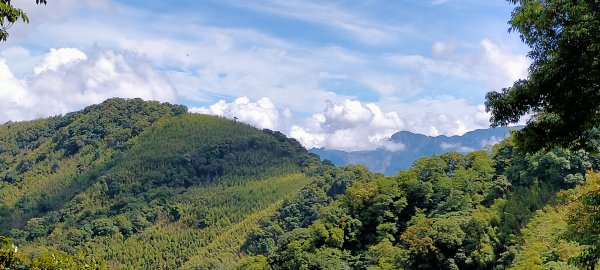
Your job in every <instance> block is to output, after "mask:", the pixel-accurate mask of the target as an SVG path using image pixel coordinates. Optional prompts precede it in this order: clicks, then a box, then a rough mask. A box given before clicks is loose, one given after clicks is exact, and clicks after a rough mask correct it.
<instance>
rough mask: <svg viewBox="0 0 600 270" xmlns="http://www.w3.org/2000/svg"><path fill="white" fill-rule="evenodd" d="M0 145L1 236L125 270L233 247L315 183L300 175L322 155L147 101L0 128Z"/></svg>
mask: <svg viewBox="0 0 600 270" xmlns="http://www.w3.org/2000/svg"><path fill="white" fill-rule="evenodd" d="M0 146H1V147H2V149H0V150H2V151H0V158H1V159H2V160H0V161H1V166H0V177H1V178H0V179H2V181H0V195H1V197H0V220H1V221H0V222H1V225H2V226H1V227H0V235H2V234H3V235H9V236H11V237H12V238H14V239H15V243H16V244H18V245H19V246H20V247H21V250H23V252H29V251H33V250H44V249H47V250H51V251H52V250H61V251H65V252H68V253H72V254H75V253H77V252H80V251H85V252H91V253H92V254H94V256H96V257H98V258H101V259H105V260H106V261H107V262H109V266H110V267H111V268H119V269H120V268H125V269H173V268H175V267H180V266H182V265H183V263H185V262H187V261H188V260H189V259H190V258H191V257H192V256H194V255H198V254H202V248H206V247H208V246H209V245H212V246H215V247H218V246H219V245H220V244H219V243H221V242H223V243H227V245H228V246H229V247H230V249H228V251H227V252H230V250H231V248H233V249H235V247H234V246H232V245H238V244H239V239H245V238H246V234H247V231H248V229H249V228H254V227H256V226H257V225H256V221H257V220H258V219H259V218H260V217H262V216H264V215H267V214H269V213H270V212H269V211H270V210H268V209H274V208H275V205H277V203H278V202H280V201H281V200H283V199H284V198H286V197H288V196H291V195H293V194H295V193H296V192H297V191H298V190H299V189H300V188H302V187H303V186H305V185H306V184H307V183H309V182H310V181H311V180H310V179H309V178H307V177H304V176H303V175H302V174H300V172H301V170H302V168H303V167H304V166H306V165H307V164H308V163H310V162H314V160H315V158H314V157H312V156H310V155H309V154H308V153H307V151H306V150H305V149H304V148H303V147H302V146H301V145H300V144H299V143H298V142H296V141H295V140H291V139H288V138H287V137H285V136H284V135H283V134H281V133H279V132H273V131H270V130H258V129H256V128H254V127H252V126H249V125H246V124H243V123H239V122H235V121H231V120H227V119H225V118H221V117H216V116H207V115H198V114H188V113H186V109H185V107H183V106H179V105H171V104H161V103H158V102H144V101H142V100H139V99H135V100H123V99H111V100H108V101H106V102H104V103H102V104H99V105H95V106H91V107H88V108H86V109H85V110H82V111H79V112H76V113H71V114H68V115H66V116H59V117H54V118H49V119H42V120H36V121H30V122H21V123H10V124H5V125H2V126H0ZM238 222H242V223H240V224H238ZM227 231H230V232H235V233H236V234H237V235H236V237H237V238H238V239H237V240H233V241H232V240H229V239H225V238H223V236H221V235H220V234H221V233H223V232H227ZM213 239H217V240H218V241H217V242H213ZM219 239H220V240H219ZM32 254H33V253H32Z"/></svg>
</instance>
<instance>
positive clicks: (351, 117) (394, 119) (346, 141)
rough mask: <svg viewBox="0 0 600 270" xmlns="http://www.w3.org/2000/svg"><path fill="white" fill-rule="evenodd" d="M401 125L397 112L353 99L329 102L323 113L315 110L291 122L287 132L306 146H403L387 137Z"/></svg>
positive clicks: (360, 147)
mask: <svg viewBox="0 0 600 270" xmlns="http://www.w3.org/2000/svg"><path fill="white" fill-rule="evenodd" d="M403 128H404V122H403V121H402V119H401V118H400V116H399V115H398V113H396V112H383V111H382V110H381V108H379V106H377V105H375V104H373V103H369V104H362V103H361V102H359V101H356V100H344V101H343V102H340V103H334V102H329V103H328V104H327V105H326V107H325V109H324V110H323V112H322V113H316V114H314V115H312V116H311V117H309V118H307V119H304V120H303V121H301V123H299V124H297V125H293V126H292V127H291V129H290V132H289V135H290V136H291V137H293V138H295V139H297V140H298V141H300V142H301V143H302V144H303V145H305V146H306V147H308V148H312V147H325V148H329V149H341V150H349V151H357V150H370V149H375V148H377V147H384V148H385V149H388V150H389V151H399V150H402V146H401V145H396V144H390V143H388V142H387V140H388V139H389V138H390V136H391V135H392V134H394V133H395V132H397V131H399V130H402V129H403Z"/></svg>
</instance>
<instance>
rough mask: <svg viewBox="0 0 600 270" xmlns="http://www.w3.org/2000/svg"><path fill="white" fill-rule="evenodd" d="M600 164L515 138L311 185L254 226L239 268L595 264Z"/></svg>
mask: <svg viewBox="0 0 600 270" xmlns="http://www.w3.org/2000/svg"><path fill="white" fill-rule="evenodd" d="M330 169H331V171H329V172H325V173H324V174H322V175H324V176H325V178H327V177H331V176H334V177H337V178H338V179H340V177H341V179H347V176H341V175H339V173H340V172H339V170H340V169H336V168H330ZM597 169H598V158H597V157H595V156H591V155H590V154H588V153H585V152H582V151H579V152H571V151H567V150H562V149H553V150H551V151H544V152H539V153H537V154H530V155H527V154H523V153H522V152H521V151H520V150H518V149H517V148H515V147H514V145H513V143H512V142H511V141H510V140H509V141H505V142H503V143H502V144H500V145H498V146H496V147H495V148H494V149H493V151H492V152H484V151H478V152H472V153H469V154H466V155H462V154H458V153H452V152H450V153H446V154H443V155H440V156H434V157H429V158H422V159H419V160H417V161H416V162H415V164H414V165H413V167H412V168H410V169H409V170H406V171H402V172H400V173H399V174H397V175H395V176H391V177H384V176H382V175H375V176H374V177H373V176H371V177H368V175H369V174H368V173H365V174H363V176H361V177H358V178H356V179H354V180H353V181H352V182H353V184H352V185H351V186H349V187H348V188H347V190H346V191H345V192H343V193H341V195H340V196H337V197H336V196H334V197H333V198H334V199H333V200H326V199H324V200H315V198H327V197H328V196H327V195H326V194H327V192H326V190H322V189H320V188H313V189H306V188H305V190H304V191H305V192H301V193H300V194H301V195H302V196H298V197H296V198H295V199H294V201H292V202H291V203H289V204H286V205H284V206H282V207H281V208H279V209H278V210H277V211H276V213H275V214H274V215H272V216H271V217H269V218H267V219H265V220H264V221H263V222H261V227H260V228H259V229H257V230H255V231H254V232H253V233H251V234H250V236H249V237H248V239H247V241H246V243H245V244H244V246H243V251H244V252H246V253H248V254H250V255H253V256H249V257H246V258H244V260H243V261H242V262H241V264H240V268H241V269H578V268H577V267H576V266H581V267H582V268H586V269H592V268H593V264H592V265H586V264H582V263H580V262H587V261H589V260H590V258H588V257H586V256H590V255H587V254H590V253H588V252H589V251H588V250H590V249H589V248H593V246H588V245H590V244H593V243H596V242H594V241H597V239H598V238H597V237H598V228H597V225H595V224H597V223H596V222H597V220H598V216H597V209H595V208H594V207H593V206H588V205H587V203H586V202H587V201H590V200H591V201H594V200H597V194H598V192H599V191H600V185H599V184H598V183H600V182H599V181H600V180H599V177H598V176H596V174H595V173H593V172H592V171H590V170H597ZM586 178H587V179H586ZM299 206H301V207H299ZM305 221H309V222H305ZM591 252H594V251H593V250H592V251H591ZM592 254H593V253H592ZM592 256H593V255H592ZM591 260H592V261H593V260H594V259H593V258H591ZM584 266H586V267H584ZM588 267H589V268H588Z"/></svg>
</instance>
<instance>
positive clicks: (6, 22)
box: [0, 0, 48, 41]
mask: <svg viewBox="0 0 600 270" xmlns="http://www.w3.org/2000/svg"><path fill="white" fill-rule="evenodd" d="M47 2H48V1H47V0H35V3H36V4H38V5H39V4H44V5H46V4H47ZM19 20H22V21H23V22H25V23H29V17H27V14H25V12H24V11H23V10H22V9H20V8H16V7H14V6H13V5H12V4H11V3H10V0H0V41H6V38H8V29H9V28H10V27H11V26H12V25H13V24H14V23H15V22H17V21H19Z"/></svg>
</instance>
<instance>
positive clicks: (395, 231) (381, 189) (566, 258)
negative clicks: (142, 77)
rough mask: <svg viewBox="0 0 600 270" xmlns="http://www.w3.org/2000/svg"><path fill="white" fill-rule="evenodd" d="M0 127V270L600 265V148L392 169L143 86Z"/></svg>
mask: <svg viewBox="0 0 600 270" xmlns="http://www.w3.org/2000/svg"><path fill="white" fill-rule="evenodd" d="M0 139H1V140H0V147H1V148H0V150H1V151H0V158H1V163H0V164H1V167H0V168H1V171H0V179H2V181H0V195H1V197H0V209H1V210H0V218H1V219H0V222H1V225H2V226H1V227H0V235H4V236H7V237H10V239H9V238H6V237H0V269H5V268H8V269H370V270H372V269H578V268H577V267H580V268H593V267H594V263H595V262H596V259H595V257H594V255H593V254H595V253H594V252H596V251H595V250H594V248H595V247H596V246H597V243H598V239H599V238H598V235H600V234H599V233H598V232H599V229H598V226H597V225H596V224H597V221H598V220H600V218H598V214H597V212H598V211H597V209H596V208H595V206H594V203H595V202H597V201H598V197H597V194H600V177H599V176H597V175H596V174H595V173H594V171H597V170H598V167H599V160H600V159H599V158H598V157H597V156H596V155H595V154H590V153H587V152H584V151H570V150H564V149H561V148H554V149H551V150H545V151H541V152H537V153H535V154H526V153H524V152H522V151H521V150H519V148H518V147H516V146H515V143H514V142H513V139H514V138H512V137H509V138H508V139H507V140H505V141H504V142H502V143H500V144H498V145H496V146H495V147H494V148H493V149H491V150H489V151H476V152H472V153H468V154H459V153H456V152H448V153H444V154H442V155H440V156H431V157H426V158H421V159H418V160H417V161H415V163H414V164H413V166H412V167H411V168H410V169H408V170H405V171H401V172H399V173H398V174H396V175H393V176H384V175H383V174H380V173H372V172H371V171H369V169H367V168H366V167H364V166H360V165H349V166H345V167H336V166H334V165H333V164H332V163H331V162H329V161H319V160H318V158H317V157H315V156H314V155H311V154H309V153H308V152H307V150H306V149H304V148H303V147H302V146H301V145H300V144H298V142H296V141H295V140H292V139H288V138H287V137H286V136H284V135H283V134H281V133H279V132H273V131H270V130H258V129H256V128H254V127H251V126H249V125H246V124H243V123H238V122H235V121H231V120H227V119H224V118H220V117H215V116H207V115H197V114H189V113H187V112H186V108H185V107H183V106H179V105H171V104H161V103H158V102H145V101H142V100H139V99H133V100H124V99H111V100H107V101H106V102H104V103H102V104H99V105H95V106H91V107H88V108H86V109H84V110H82V111H79V112H75V113H70V114H67V115H65V116H57V117H53V118H48V119H40V120H35V121H28V122H18V123H7V124H4V125H1V126H0ZM13 244H14V245H15V246H13ZM15 247H16V248H15ZM590 262H591V264H590Z"/></svg>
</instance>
